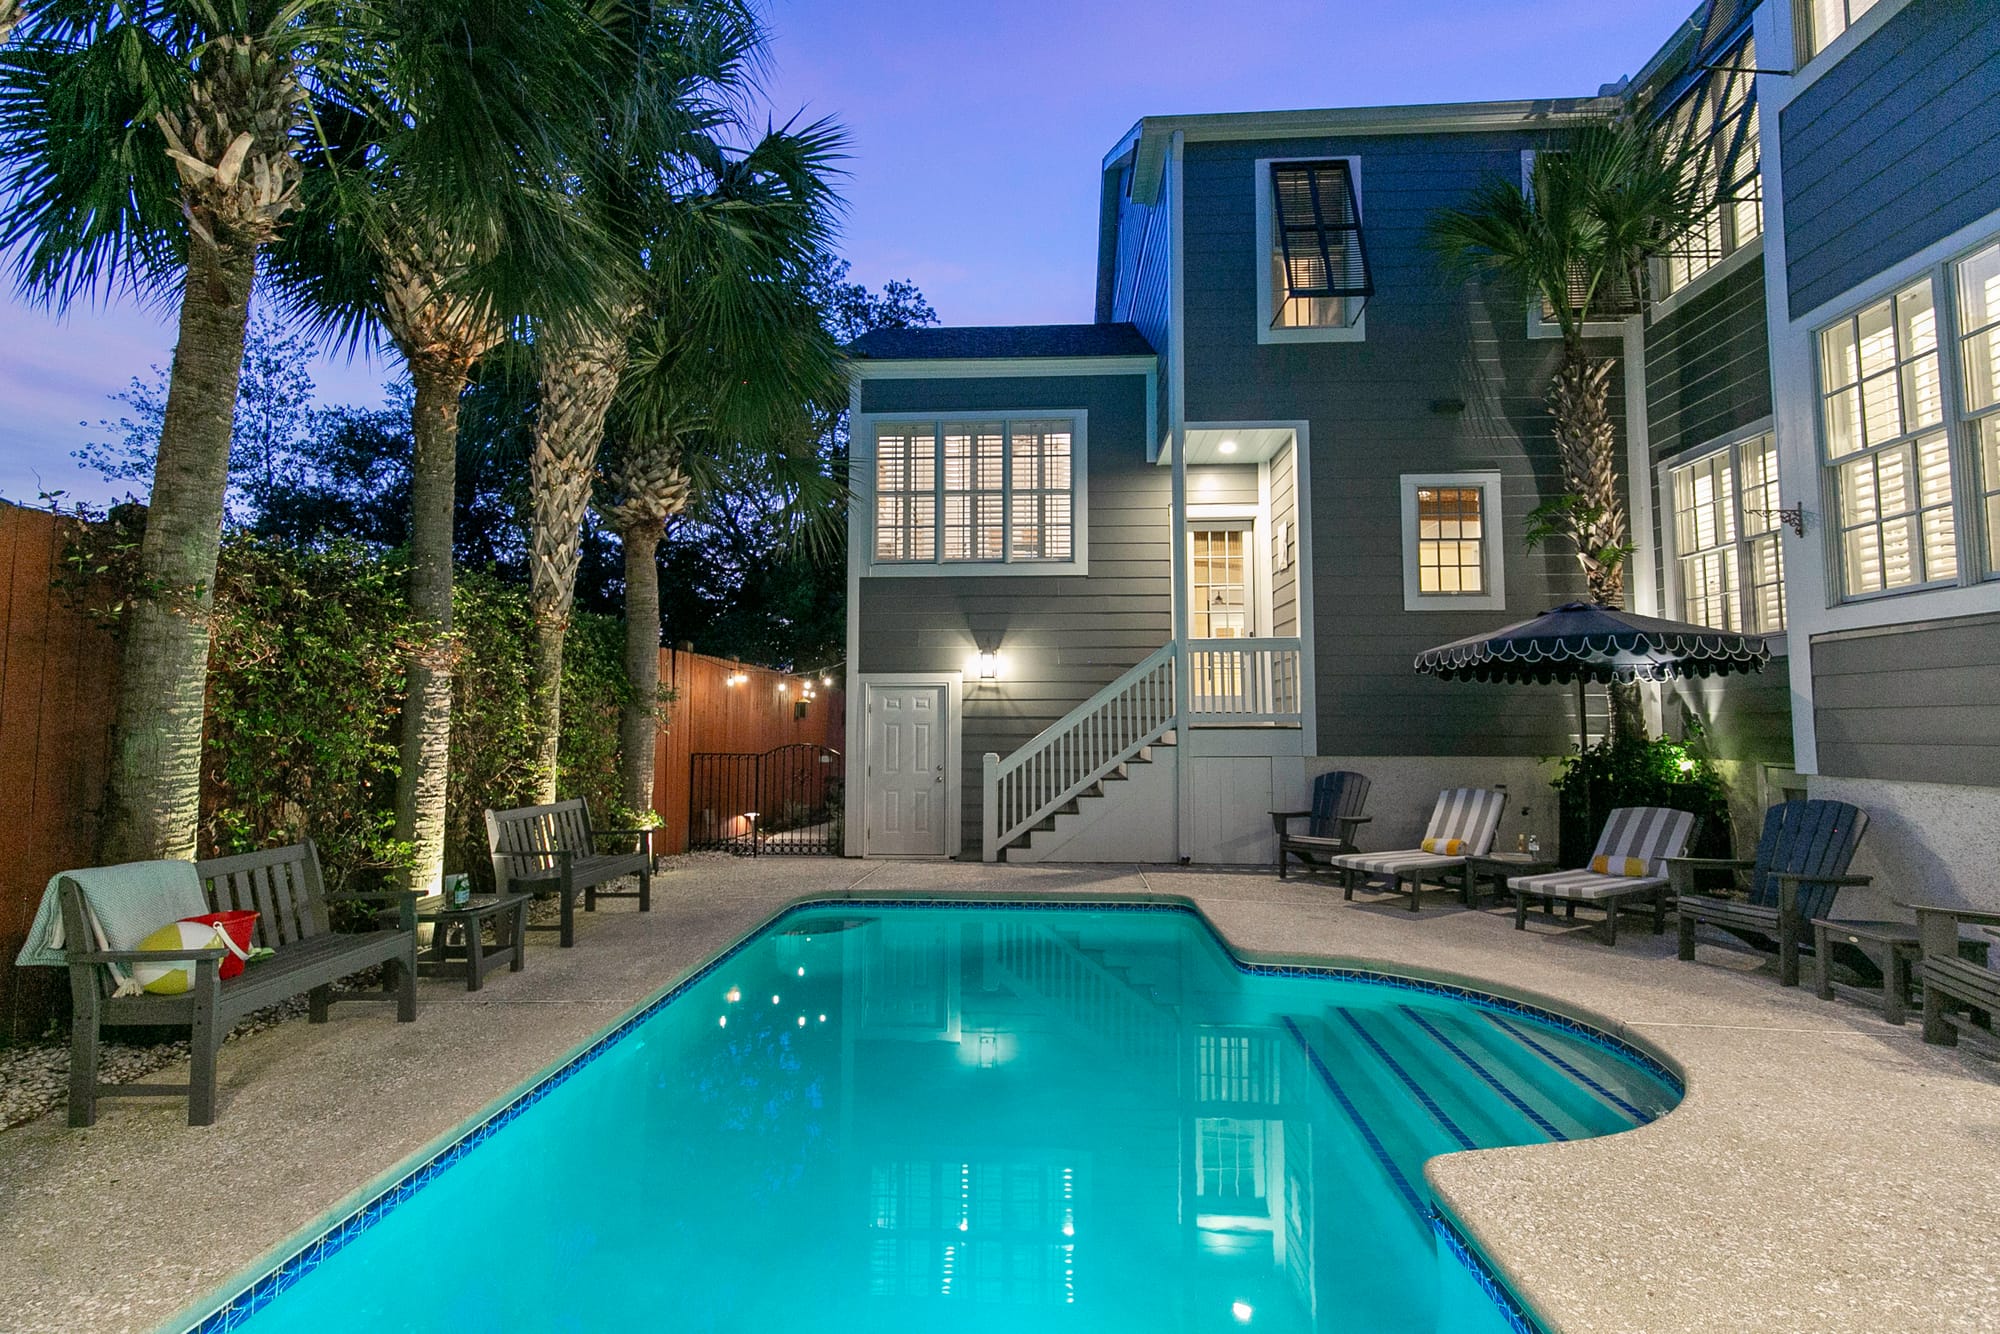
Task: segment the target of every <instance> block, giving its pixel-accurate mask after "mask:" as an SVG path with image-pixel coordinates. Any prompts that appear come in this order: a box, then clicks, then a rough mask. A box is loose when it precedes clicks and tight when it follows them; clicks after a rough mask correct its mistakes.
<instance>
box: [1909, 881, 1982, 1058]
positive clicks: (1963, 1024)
mask: <svg viewBox="0 0 2000 1334" xmlns="http://www.w3.org/2000/svg"><path fill="white" fill-rule="evenodd" d="M1910 906H1911V907H1912V908H1914V909H1916V913H1917V945H1918V948H1920V949H1921V950H1922V951H1923V960H1922V962H1921V963H1919V964H1918V965H1917V980H1918V981H1919V982H1921V983H1922V984H1923V988H1924V1041H1925V1042H1935V1043H1937V1044H1938V1045H1940V1046H1944V1047H1955V1046H1957V1045H1958V1040H1959V1038H1961V1037H1969V1038H1971V1039H1972V1040H1973V1043H1974V1045H1975V1046H1977V1047H1980V1048H1981V1049H1983V1050H1984V1052H1985V1053H1986V1054H1987V1055H1988V1056H2000V1034H1996V1033H1995V1032H1994V1030H1993V1023H1994V1016H1995V1015H2000V973H1996V972H1994V971H1993V970H1992V969H1991V968H1989V967H1987V966H1986V965H1985V964H1984V963H1981V962H1978V961H1977V960H1974V959H1968V958H1966V957H1965V951H1964V950H1963V948H1962V947H1961V945H1960V938H1959V928H1960V927H1961V926H1982V927H1986V928H1987V929H1989V930H1991V929H1992V928H1994V927H2000V913H1996V912H1986V911H1982V910H1980V909H1977V908H1947V907H1942V906H1933V905H1931V904H1927V903H1913V904H1911V905H1910ZM1960 1010H1966V1011H1969V1012H1970V1013H1967V1014H1960V1013H1958V1011H1960ZM1982 1017H1983V1018H1984V1020H1985V1022H1984V1023H1981V1022H1980V1020H1981V1018H1982Z"/></svg>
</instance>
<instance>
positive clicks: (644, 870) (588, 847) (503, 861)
mask: <svg viewBox="0 0 2000 1334" xmlns="http://www.w3.org/2000/svg"><path fill="white" fill-rule="evenodd" d="M605 839H611V840H628V839H629V840H631V842H632V844H633V848H634V850H633V851H630V852H623V851H614V852H606V851H603V850H602V848H601V847H600V841H601V840H605ZM486 847H487V851H489V852H490V853H491V854H492V855H493V883H494V888H495V889H496V890H498V891H499V892H501V893H503V894H504V893H506V892H508V891H509V890H520V891H524V892H528V893H533V892H536V891H540V890H548V889H553V890H555V891H557V892H558V893H559V894H561V895H562V910H561V916H560V919H559V920H558V922H557V924H556V925H554V926H530V927H529V928H528V929H529V930H530V931H559V932H561V933H562V934H561V940H562V945H563V948H565V949H567V948H569V946H571V945H573V944H575V943H576V896H577V891H579V890H581V891H582V892H583V910H584V911H585V912H596V911H597V900H598V899H600V898H606V899H637V900H639V911H640V912H651V911H652V910H653V831H652V830H650V829H597V828H593V827H592V825H591V823H590V807H589V806H588V805H586V804H585V803H584V801H583V799H582V798H581V797H578V798H574V799H572V800H570V801H558V802H556V803H554V804H553V805H549V806H522V807H519V808H517V809H515V810H510V811H488V812H486ZM635 872H636V873H637V875H638V877H639V888H638V890H637V891H636V892H635V891H633V890H629V889H626V890H609V889H599V888H598V886H599V885H603V884H606V883H608V882H610V881H613V880H616V879H618V878H619V877H620V876H627V875H632V874H634V873H635Z"/></svg>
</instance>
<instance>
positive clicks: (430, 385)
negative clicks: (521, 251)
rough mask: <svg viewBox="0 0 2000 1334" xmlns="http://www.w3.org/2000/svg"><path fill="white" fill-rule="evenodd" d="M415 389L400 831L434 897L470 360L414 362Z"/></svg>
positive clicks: (422, 885) (445, 773)
mask: <svg viewBox="0 0 2000 1334" xmlns="http://www.w3.org/2000/svg"><path fill="white" fill-rule="evenodd" d="M409 366H410V379H411V381H412V382H413V383H414V385H415V386H416V391H417V392H416V406H415V408H414V410H413V411H412V412H411V414H410V425H411V430H412V433H413V435H414V436H415V440H416V451H415V455H414V459H413V462H412V467H411V479H410V620H411V626H410V653H409V666H408V670H407V675H406V679H405V686H404V698H403V739H402V771H401V773H400V774H399V775H398V776H397V779H396V837H397V838H398V839H399V840H402V841H404V842H407V843H409V844H410V845H411V847H412V849H413V854H414V855H413V857H412V860H411V863H410V877H409V886H410V888H412V889H415V890H418V891H420V892H423V893H427V894H429V893H436V892H437V890H438V888H439V886H440V885H441V884H442V882H443V879H444V827H445V798H446V787H447V780H448V777H449V774H450V758H451V677H452V666H453V660H454V658H455V656H456V641H455V640H454V639H453V637H452V630H451V583H452V579H451V549H452V510H453V504H454V501H455V499H456V489H457V481H458V405H459V397H460V395H461V394H463V393H464V391H465V384H466V378H467V373H468V372H467V363H466V362H465V361H463V360H460V359H458V358H431V357H425V356H417V357H411V358H410V359H409Z"/></svg>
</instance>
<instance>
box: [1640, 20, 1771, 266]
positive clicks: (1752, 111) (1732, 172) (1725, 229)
mask: <svg viewBox="0 0 2000 1334" xmlns="http://www.w3.org/2000/svg"><path fill="white" fill-rule="evenodd" d="M1711 64H1712V68H1711V69H1710V70H1709V72H1708V75H1707V77H1706V78H1704V79H1703V80H1702V81H1701V82H1699V83H1697V84H1696V85H1695V86H1694V88H1693V90H1692V91H1690V92H1689V93H1688V95H1687V96H1686V97H1684V98H1682V99H1681V102H1680V104H1679V105H1678V106H1676V107H1675V108H1674V109H1673V111H1672V112H1671V113H1670V114H1669V116H1668V117H1667V120H1666V123H1665V124H1664V125H1663V126H1662V127H1661V132H1662V133H1664V134H1665V135H1666V136H1667V138H1668V142H1669V143H1671V144H1673V145H1674V146H1675V147H1676V148H1678V149H1682V150H1684V151H1685V152H1686V153H1687V154H1688V170H1689V171H1690V172H1691V173H1693V176H1694V183H1695V189H1696V199H1697V200H1698V201H1699V204H1700V216H1699V217H1698V218H1697V219H1696V221H1695V224H1694V225H1693V226H1692V227H1690V228H1689V229H1688V231H1687V233H1686V234H1685V235H1684V236H1682V238H1681V239H1680V241H1679V242H1677V243H1676V244H1675V246H1674V248H1673V250H1672V251H1670V252H1669V253H1668V254H1667V256H1666V257H1665V259H1664V260H1663V261H1662V263H1661V267H1660V271H1659V278H1660V280H1661V288H1660V295H1662V296H1665V295H1668V294H1670V293H1673V292H1677V291H1679V290H1680V289H1681V288H1683V287H1685V286H1687V285H1688V284H1689V283H1691V282H1693V281H1694V280H1695V279H1696V278H1699V277H1700V276H1701V275H1702V274H1704V273H1706V272H1708V271H1709V270H1710V269H1712V268H1714V267H1715V266H1716V265H1717V264H1719V263H1721V262H1722V261H1723V260H1724V259H1727V258H1728V257H1729V256H1730V255H1733V254H1735V253H1736V252H1737V251H1738V250H1741V249H1742V248H1743V247H1744V246H1746V245H1748V244H1750V242H1752V241H1754V240H1755V239H1757V238H1758V237H1759V236H1762V235H1763V234H1764V187H1763V174H1762V173H1761V171H1760V170H1759V169H1758V146H1757V91H1756V77H1757V76H1756V75H1754V74H1752V73H1750V71H1751V70H1752V69H1754V68H1755V67H1756V64H1757V45H1756V42H1755V41H1754V40H1753V39H1752V38H1750V37H1748V36H1745V37H1744V38H1743V40H1742V41H1740V42H1738V43H1736V45H1734V46H1733V47H1731V48H1729V49H1728V50H1727V51H1725V52H1723V53H1722V54H1720V55H1717V56H1716V57H1715V58H1714V60H1713V61H1712V62H1711Z"/></svg>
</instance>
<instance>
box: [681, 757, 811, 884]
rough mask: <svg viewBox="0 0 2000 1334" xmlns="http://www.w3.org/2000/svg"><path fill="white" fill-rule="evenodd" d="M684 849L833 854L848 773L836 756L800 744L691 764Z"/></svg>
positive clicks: (744, 854) (746, 853) (698, 759)
mask: <svg viewBox="0 0 2000 1334" xmlns="http://www.w3.org/2000/svg"><path fill="white" fill-rule="evenodd" d="M688 764H689V766H690V770H691V772H690V774H689V781H688V847H689V848H722V849H725V850H727V851H729V852H733V853H736V854H737V855H738V856H741V857H760V856H761V857H770V856H777V855H790V856H806V855H820V856H825V855H828V854H838V853H839V852H840V851H841V840H842V810H843V802H844V798H845V793H846V766H845V764H844V761H843V757H842V755H841V753H840V752H839V751H837V750H833V749H831V748H829V747H826V746H815V745H810V744H807V743H803V742H801V743H798V744H795V745H790V746H780V747H778V748H777V749H776V750H767V751H765V752H764V753H763V754H762V755H735V754H727V753H723V752H720V751H705V752H702V753H698V754H695V755H691V756H689V757H688Z"/></svg>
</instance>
